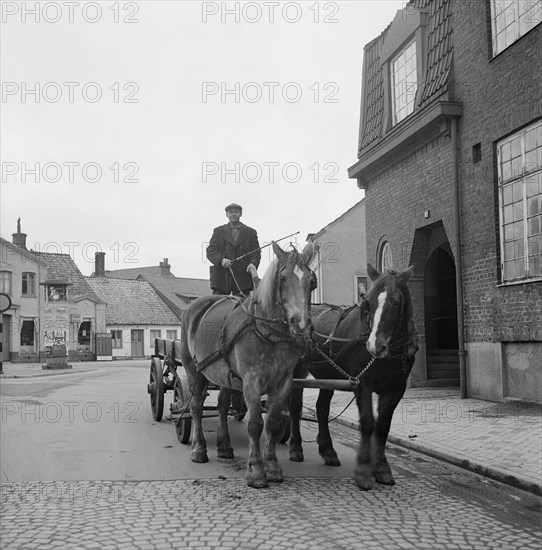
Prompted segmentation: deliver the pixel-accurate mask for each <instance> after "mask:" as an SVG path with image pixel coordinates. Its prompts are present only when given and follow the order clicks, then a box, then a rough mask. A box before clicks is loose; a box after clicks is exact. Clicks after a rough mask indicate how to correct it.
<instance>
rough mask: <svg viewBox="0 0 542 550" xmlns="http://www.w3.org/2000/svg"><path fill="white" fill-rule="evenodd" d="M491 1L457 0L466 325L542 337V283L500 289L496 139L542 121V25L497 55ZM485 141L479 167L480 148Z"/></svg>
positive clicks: (497, 337)
mask: <svg viewBox="0 0 542 550" xmlns="http://www.w3.org/2000/svg"><path fill="white" fill-rule="evenodd" d="M488 4H489V2H488V1H482V0H479V1H476V2H474V1H467V2H454V4H453V28H454V66H455V70H454V74H455V87H456V88H455V93H456V98H457V100H459V101H461V102H462V103H463V116H462V117H461V118H460V119H459V143H460V151H459V160H460V175H461V195H462V196H461V205H462V237H463V267H464V271H463V273H464V292H465V321H466V336H467V341H468V342H499V341H533V340H542V282H537V283H526V284H518V285H506V286H499V284H500V272H499V262H500V251H499V224H498V220H499V218H498V195H497V172H496V149H495V142H496V141H498V140H500V139H502V138H503V137H505V136H506V135H507V134H510V133H512V132H514V131H516V130H518V129H519V128H521V127H522V126H525V125H527V124H529V123H530V122H533V121H534V120H536V119H537V118H538V117H540V116H542V108H541V98H540V90H541V88H542V77H541V74H542V62H541V57H540V55H539V53H540V43H541V35H542V26H541V25H538V26H537V27H535V28H534V29H533V30H531V32H529V33H528V34H526V35H524V36H523V37H522V38H520V39H519V40H518V41H516V42H515V43H514V44H512V45H511V46H510V47H509V48H507V49H506V50H504V51H502V52H501V53H500V54H499V55H497V56H496V57H494V58H492V52H491V20H490V17H489V9H488ZM477 143H480V144H481V160H480V161H479V162H478V163H476V164H473V161H472V147H473V146H474V145H475V144H477Z"/></svg>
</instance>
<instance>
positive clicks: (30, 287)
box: [22, 273, 36, 296]
mask: <svg viewBox="0 0 542 550" xmlns="http://www.w3.org/2000/svg"><path fill="white" fill-rule="evenodd" d="M22 288H23V295H25V296H35V295H36V275H35V274H34V273H23V287H22Z"/></svg>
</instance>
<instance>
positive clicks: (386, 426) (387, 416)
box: [373, 388, 404, 485]
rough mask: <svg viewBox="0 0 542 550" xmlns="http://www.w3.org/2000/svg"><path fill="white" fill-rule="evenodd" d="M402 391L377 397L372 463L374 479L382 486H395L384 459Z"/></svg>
mask: <svg viewBox="0 0 542 550" xmlns="http://www.w3.org/2000/svg"><path fill="white" fill-rule="evenodd" d="M403 393H404V388H403V390H402V391H397V392H394V393H391V394H385V395H379V396H378V418H377V420H376V425H375V431H374V434H373V463H374V472H375V479H376V481H377V482H378V483H383V484H384V485H395V479H394V478H393V474H392V472H391V468H390V465H389V463H388V459H387V458H386V440H387V439H388V434H389V431H390V426H391V420H392V417H393V413H394V411H395V408H396V407H397V405H398V403H399V401H400V400H401V397H403Z"/></svg>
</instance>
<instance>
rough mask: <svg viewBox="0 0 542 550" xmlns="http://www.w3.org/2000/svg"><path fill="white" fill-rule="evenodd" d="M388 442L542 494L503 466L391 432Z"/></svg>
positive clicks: (346, 422)
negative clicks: (478, 460)
mask: <svg viewBox="0 0 542 550" xmlns="http://www.w3.org/2000/svg"><path fill="white" fill-rule="evenodd" d="M303 409H304V410H305V411H306V412H308V413H310V414H311V415H312V416H314V417H316V411H315V409H313V408H312V407H305V406H304V407H303ZM334 422H336V423H337V424H340V425H341V426H345V427H347V428H351V429H353V430H356V431H359V422H357V421H355V420H348V419H347V418H336V419H335V420H334ZM388 443H391V444H393V445H397V446H398V447H403V448H405V449H409V450H411V451H415V452H417V453H421V454H424V455H427V456H430V457H432V458H436V459H438V460H442V461H443V462H447V463H448V464H452V465H453V466H457V467H459V468H463V469H464V470H468V471H470V472H474V473H475V474H478V475H481V476H483V477H487V478H488V479H492V480H494V481H498V482H500V483H504V484H505V485H509V486H510V487H514V488H515V489H520V490H521V491H526V492H528V493H531V494H533V495H536V496H542V484H539V483H536V482H534V481H533V480H532V479H529V478H526V477H524V476H521V475H518V474H515V473H511V472H510V471H507V470H503V469H502V468H497V467H494V466H486V465H484V464H481V463H480V462H476V461H474V460H471V459H470V458H466V457H464V456H461V455H458V454H455V453H452V452H447V451H441V450H436V449H434V448H432V447H430V446H428V445H424V444H423V443H419V442H414V441H411V440H410V439H405V438H404V437H400V436H396V435H393V434H391V433H390V434H389V435H388Z"/></svg>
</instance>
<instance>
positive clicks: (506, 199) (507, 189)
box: [502, 185, 513, 205]
mask: <svg viewBox="0 0 542 550" xmlns="http://www.w3.org/2000/svg"><path fill="white" fill-rule="evenodd" d="M512 188H513V185H506V186H504V187H503V194H502V202H503V205H506V204H510V203H511V202H512Z"/></svg>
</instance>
